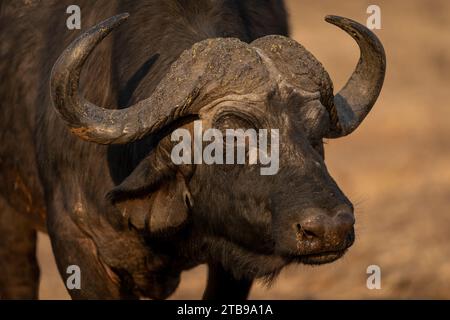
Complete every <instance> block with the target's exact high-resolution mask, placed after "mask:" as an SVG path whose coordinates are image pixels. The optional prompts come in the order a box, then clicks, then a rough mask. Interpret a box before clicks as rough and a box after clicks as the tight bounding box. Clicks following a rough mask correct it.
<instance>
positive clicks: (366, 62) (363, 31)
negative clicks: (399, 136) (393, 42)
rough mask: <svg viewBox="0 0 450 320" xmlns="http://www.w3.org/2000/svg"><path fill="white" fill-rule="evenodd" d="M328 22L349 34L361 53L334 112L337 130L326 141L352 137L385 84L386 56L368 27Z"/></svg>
mask: <svg viewBox="0 0 450 320" xmlns="http://www.w3.org/2000/svg"><path fill="white" fill-rule="evenodd" d="M325 21H327V22H329V23H331V24H334V25H336V26H338V27H339V28H341V29H342V30H344V31H345V32H347V33H348V34H349V35H350V36H351V37H352V38H353V39H355V41H356V42H357V43H358V46H359V48H360V51H361V57H360V59H359V62H358V65H357V66H356V69H355V71H354V72H353V74H352V76H351V77H350V79H349V80H348V82H347V84H346V85H345V86H344V88H343V89H342V90H341V91H340V92H339V93H338V94H337V95H335V97H334V105H333V106H332V108H331V119H332V122H334V127H333V128H332V129H331V130H330V132H329V134H328V136H327V138H338V137H343V136H346V135H348V134H350V133H352V132H353V131H354V130H355V129H356V128H357V127H358V126H359V125H360V124H361V122H362V121H363V120H364V118H365V117H366V116H367V114H368V113H369V112H370V110H371V109H372V107H373V105H374V104H375V101H376V100H377V98H378V95H379V94H380V91H381V87H382V86H383V82H384V76H385V72H386V55H385V53H384V49H383V45H382V44H381V42H380V40H378V38H377V36H376V35H375V34H374V33H373V32H372V31H370V30H369V29H367V28H366V27H365V26H363V25H361V24H359V23H357V22H355V21H353V20H350V19H347V18H343V17H338V16H327V17H326V18H325Z"/></svg>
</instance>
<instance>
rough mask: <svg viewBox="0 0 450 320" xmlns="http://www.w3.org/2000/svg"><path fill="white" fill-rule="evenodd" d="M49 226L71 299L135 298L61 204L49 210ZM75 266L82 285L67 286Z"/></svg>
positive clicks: (57, 259)
mask: <svg viewBox="0 0 450 320" xmlns="http://www.w3.org/2000/svg"><path fill="white" fill-rule="evenodd" d="M47 228H48V231H49V235H50V239H51V243H52V248H53V253H54V255H55V260H56V263H57V265H58V269H59V272H60V274H61V277H62V279H63V281H64V284H65V285H66V288H67V289H68V292H69V294H70V295H71V297H72V299H81V300H91V299H92V300H94V299H95V300H106V299H107V300H117V299H122V298H132V297H131V296H124V292H122V291H121V288H120V282H119V279H118V278H117V276H116V275H115V274H114V273H113V272H112V271H111V270H110V269H109V268H108V267H107V266H106V265H105V264H104V263H102V262H101V260H100V258H99V256H98V252H97V247H96V245H95V243H94V241H93V240H92V239H91V238H90V237H89V236H87V235H86V234H85V233H84V232H82V231H81V230H80V228H79V227H78V226H77V225H76V224H75V223H74V222H73V221H72V220H71V218H70V214H69V213H68V212H67V211H65V210H64V208H63V207H62V206H61V205H58V204H56V206H55V207H52V208H51V209H50V210H49V216H48V219H47ZM72 266H75V267H77V269H78V270H79V276H80V277H79V278H80V287H79V288H77V287H69V286H67V284H68V283H71V276H73V275H74V273H73V272H72V271H71V270H73V269H72V268H73V267H72Z"/></svg>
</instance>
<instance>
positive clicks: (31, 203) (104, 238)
mask: <svg viewBox="0 0 450 320" xmlns="http://www.w3.org/2000/svg"><path fill="white" fill-rule="evenodd" d="M72 2H73V1H72V0H70V1H67V0H64V1H63V0H42V1H41V0H26V1H25V0H20V1H19V0H18V1H2V2H1V13H0V15H1V16H0V30H1V31H0V77H1V86H0V103H1V106H0V181H1V183H0V266H1V268H0V295H1V297H2V298H36V297H37V291H38V280H39V269H38V266H37V263H36V257H35V249H36V230H41V231H46V232H48V234H49V235H50V238H51V242H52V247H53V251H54V254H55V258H56V261H57V265H58V268H59V271H60V273H61V275H62V277H63V278H66V277H67V276H68V274H67V268H68V267H70V266H73V265H75V266H78V267H79V268H80V270H81V288H79V289H74V290H70V294H71V296H72V297H73V298H81V299H90V298H100V299H120V298H126V299H130V298H139V297H149V298H155V299H164V298H167V297H168V296H170V295H171V294H172V293H173V292H174V291H175V289H176V288H177V286H178V284H179V280H180V274H181V272H182V271H184V270H187V269H190V268H192V267H195V266H197V265H199V264H208V267H209V275H208V285H207V288H206V291H205V293H204V298H206V299H219V298H235V299H242V298H246V297H247V295H248V293H249V290H250V287H251V285H252V282H253V280H254V279H258V278H265V279H273V278H274V277H275V276H276V275H277V274H278V273H279V271H280V270H281V269H282V268H283V267H284V266H286V265H288V264H290V263H305V264H323V263H329V262H332V261H334V260H336V259H338V258H340V257H341V256H342V255H343V254H344V253H345V251H346V250H347V249H348V248H349V247H350V246H351V245H352V243H353V241H354V229H353V225H354V215H353V207H352V204H351V202H350V201H349V200H348V199H347V198H346V197H345V195H344V194H343V192H342V191H341V190H340V189H339V187H338V186H337V185H336V183H335V182H334V180H333V179H332V177H331V176H330V175H329V173H328V172H327V169H326V166H325V163H324V151H323V142H322V140H323V139H324V138H338V137H342V136H345V135H348V134H350V133H351V132H353V131H354V130H355V129H356V128H357V127H358V126H359V125H360V123H361V122H362V121H363V119H364V118H365V117H366V115H367V114H368V113H369V111H370V110H371V108H372V106H373V105H374V103H375V101H376V99H377V97H378V95H379V93H380V90H381V87H382V84H383V81H384V74H385V54H384V50H383V47H382V45H381V43H380V41H379V40H378V39H377V37H376V36H375V35H374V34H373V33H372V32H371V31H370V30H368V29H367V28H366V27H364V26H362V25H360V24H358V23H356V22H354V21H352V20H350V19H346V18H342V17H337V16H328V17H327V18H326V21H327V22H329V23H332V24H334V25H336V26H338V27H340V28H341V29H343V30H344V31H345V32H347V33H348V34H349V35H350V36H351V37H353V39H354V40H355V41H356V42H357V44H358V45H359V47H360V50H361V58H360V60H359V63H358V65H357V67H356V70H355V71H354V73H353V74H352V76H351V78H350V80H349V81H348V83H347V85H346V86H345V87H344V88H343V89H342V91H340V92H339V93H337V94H336V95H334V94H333V84H332V81H331V80H330V78H329V76H328V74H327V72H326V71H325V70H324V68H323V67H322V65H321V64H320V62H318V61H317V60H316V59H315V58H314V56H313V55H312V54H311V53H309V52H308V51H307V50H306V49H305V48H304V47H303V46H301V45H300V44H298V43H297V42H295V41H294V40H292V39H290V38H288V37H287V36H288V27H287V22H286V20H287V19H286V13H285V8H284V4H283V1H282V0H248V1H225V0H195V1H194V0H192V1H190V0H141V1H132V0H98V1H95V2H94V1H90V0H89V1H88V0H78V1H76V2H77V5H78V6H79V7H80V8H81V12H82V20H81V22H82V30H81V31H77V30H68V28H67V27H66V19H67V15H66V9H67V7H68V6H69V5H71V4H73V3H72ZM102 21H103V22H102ZM113 30H114V31H113ZM111 31H113V32H112V33H111V36H109V37H106V36H107V35H108V34H109V33H110V32H111ZM199 120H201V121H202V123H203V126H204V127H205V128H217V129H218V130H225V129H226V128H236V129H238V128H242V129H249V128H254V129H269V128H274V129H278V130H279V141H280V146H279V170H278V172H277V174H275V175H267V176H264V175H261V174H260V171H259V170H257V169H258V166H250V165H237V164H236V165H220V164H218V165H206V164H191V165H189V164H183V165H175V164H174V163H173V161H172V159H171V157H170V154H171V150H172V148H173V146H174V142H173V141H172V139H171V133H172V132H173V131H174V130H175V129H179V128H185V129H186V130H188V131H192V130H193V123H194V122H195V121H199Z"/></svg>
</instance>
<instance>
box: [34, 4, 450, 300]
mask: <svg viewBox="0 0 450 320" xmlns="http://www.w3.org/2000/svg"><path fill="white" fill-rule="evenodd" d="M371 4H376V5H378V6H380V8H381V21H382V25H381V27H382V29H381V30H376V31H375V32H376V34H377V35H378V36H379V37H380V39H381V40H382V42H383V44H384V46H385V50H386V54H387V58H388V71H387V77H386V82H385V86H384V89H383V91H382V94H381V96H380V98H379V100H378V103H377V104H376V105H375V107H374V109H373V111H372V112H371V113H370V115H369V116H368V117H367V119H366V121H365V122H364V123H363V125H362V126H361V127H360V128H359V129H358V130H357V131H356V133H354V134H352V135H351V136H349V137H346V138H342V139H340V140H329V141H328V144H327V146H326V162H327V164H328V168H329V170H330V172H331V174H332V176H333V177H334V178H335V180H336V181H337V183H338V184H339V186H340V187H341V189H342V190H343V191H344V192H345V193H346V194H347V195H348V196H349V198H350V199H351V200H352V201H353V202H354V203H355V205H356V219H357V226H356V233H357V240H356V243H355V245H354V246H353V247H352V248H351V249H350V251H349V252H348V253H347V255H346V256H345V257H344V258H343V259H341V260H339V261H337V262H334V263H332V264H330V265H326V266H320V267H311V266H292V267H289V268H287V269H285V270H284V271H283V272H282V273H281V275H280V276H279V278H278V280H277V281H276V282H275V283H274V284H273V285H272V286H271V287H267V286H265V285H263V284H260V283H258V284H256V285H255V286H254V288H253V290H252V293H251V298H252V299H379V298H387V299H392V298H399V299H406V298H438V299H440V298H445V299H450V105H449V101H450V1H447V0H429V1H425V0H396V1H388V0H385V1H370V2H369V1H361V0H359V1H357V0H346V1H333V0H287V6H288V12H289V15H290V24H291V33H292V37H293V38H294V39H295V40H297V41H298V42H300V43H301V44H303V45H304V46H305V47H306V48H307V49H308V50H310V51H311V52H312V53H313V54H314V55H315V56H316V58H317V59H318V60H319V61H321V62H322V63H323V64H324V66H325V68H326V69H327V70H328V72H329V73H330V76H331V78H332V79H333V81H334V85H335V89H336V91H337V90H339V89H340V88H341V87H342V86H343V85H344V84H345V82H346V81H347V79H348V77H349V76H350V74H351V73H352V71H353V69H354V67H355V66H356V63H357V62H358V58H359V51H358V48H357V45H356V43H355V42H354V41H353V40H352V39H351V38H350V37H349V36H348V35H346V34H345V33H344V32H343V31H341V30H339V29H338V28H336V27H335V26H332V25H329V24H327V23H325V22H324V20H323V18H324V17H325V15H327V14H335V15H341V16H345V17H349V18H352V19H354V20H357V21H359V22H361V23H365V22H366V20H367V18H368V16H369V14H367V13H366V10H367V7H368V6H369V5H371ZM38 256H39V261H40V265H41V270H42V280H41V299H68V298H69V296H68V294H67V293H66V291H65V288H64V285H63V282H62V280H61V279H60V276H59V274H58V272H57V270H56V267H55V263H54V259H53V256H52V253H51V248H50V243H49V241H48V237H47V236H46V235H40V238H39V253H38ZM370 265H378V266H379V267H380V268H381V289H380V290H369V289H367V286H366V280H367V277H368V275H367V274H366V269H367V267H368V266H370ZM205 282H206V268H204V267H199V268H196V269H194V270H192V271H189V272H186V273H184V274H183V278H182V282H181V286H180V288H179V289H178V291H177V292H176V294H175V295H174V296H173V298H174V299H199V298H200V297H201V295H202V292H203V289H204V287H205Z"/></svg>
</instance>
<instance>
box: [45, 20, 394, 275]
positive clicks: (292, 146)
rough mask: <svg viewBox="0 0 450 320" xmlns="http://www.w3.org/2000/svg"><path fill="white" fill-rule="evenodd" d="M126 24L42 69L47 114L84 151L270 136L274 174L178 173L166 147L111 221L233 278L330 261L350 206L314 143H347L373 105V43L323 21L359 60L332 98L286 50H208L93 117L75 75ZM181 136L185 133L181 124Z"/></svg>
mask: <svg viewBox="0 0 450 320" xmlns="http://www.w3.org/2000/svg"><path fill="white" fill-rule="evenodd" d="M126 17H127V16H126V15H120V16H116V17H113V18H111V19H109V20H106V21H105V22H103V23H101V24H99V25H98V26H95V27H94V28H92V29H91V30H89V31H88V32H87V33H85V34H84V35H82V36H81V37H80V38H78V39H77V40H76V41H75V42H74V43H72V44H71V46H70V47H69V48H68V49H67V50H66V51H65V52H64V53H63V54H62V55H61V57H60V58H59V60H58V62H57V63H56V65H55V67H54V69H53V73H52V83H51V92H52V97H53V102H54V106H55V108H56V110H57V111H58V113H59V114H60V115H61V117H62V118H63V120H65V121H66V123H67V125H68V127H69V128H70V129H71V130H72V132H74V133H75V134H77V135H78V136H80V137H81V138H83V139H85V140H88V141H91V142H96V143H101V144H125V143H129V142H132V141H135V140H138V139H141V138H142V137H144V136H146V135H151V134H154V133H156V132H161V130H162V129H164V128H167V127H168V126H170V125H173V124H174V123H177V121H179V120H183V119H184V120H186V119H189V117H194V118H198V119H199V120H200V121H202V125H203V127H204V129H217V130H218V131H221V132H223V131H226V129H230V128H232V129H243V130H246V129H254V130H256V131H257V130H264V129H269V130H272V129H276V130H278V138H279V145H278V147H279V148H278V151H279V164H278V167H277V170H276V173H275V174H271V175H261V166H260V165H240V164H234V165H227V164H214V165H208V164H204V163H203V164H183V165H177V164H175V163H174V161H173V159H172V158H171V150H173V147H174V143H173V142H172V141H171V140H170V137H165V138H163V139H162V140H161V141H160V143H159V145H158V146H157V147H156V148H155V149H154V150H151V151H150V153H149V155H148V156H147V157H146V158H145V159H144V160H142V162H141V163H140V164H139V165H138V166H137V167H136V168H135V170H134V171H133V172H132V174H131V175H130V176H129V177H128V178H126V179H125V180H124V181H123V182H122V183H121V184H120V185H119V186H117V187H116V188H114V190H112V191H111V192H110V193H109V198H110V199H111V200H112V202H113V203H114V204H116V205H117V206H118V207H119V208H120V209H121V211H122V214H123V215H124V216H125V217H126V218H128V219H129V221H130V222H131V224H133V225H135V227H136V228H137V229H139V230H145V232H148V233H149V234H150V235H152V236H155V237H167V236H173V235H177V234H179V233H180V231H182V230H183V231H184V232H183V234H184V235H186V234H187V236H186V237H187V238H185V240H186V243H184V244H185V245H186V244H188V247H189V248H190V250H194V251H195V250H197V251H196V252H195V253H191V254H192V255H195V256H196V257H197V259H199V260H201V261H203V262H204V261H211V260H214V261H220V262H221V263H222V264H223V265H224V266H225V267H226V268H228V269H231V270H232V271H233V272H235V275H236V276H242V275H244V276H250V277H255V276H265V275H270V274H274V273H276V271H278V270H280V269H281V268H282V267H283V266H284V265H286V264H288V263H290V262H294V261H296V262H303V263H307V264H322V263H327V262H331V261H334V260H336V259H338V258H339V257H341V256H342V255H343V254H344V252H345V250H346V249H347V248H348V247H349V246H351V244H352V243H353V241H354V230H353V225H354V221H355V220H354V216H353V207H352V204H351V203H350V201H349V200H348V199H347V198H346V197H345V195H344V194H343V193H342V191H341V190H340V189H339V187H338V186H337V185H336V183H335V182H334V180H333V179H332V178H331V176H330V175H329V173H328V171H327V169H326V166H325V163H324V152H323V139H324V138H338V137H342V136H345V135H347V134H350V133H351V132H353V131H354V130H355V129H356V128H357V127H358V126H359V124H360V123H361V122H362V121H363V119H364V118H365V117H366V115H367V114H368V113H369V111H370V110H371V108H372V106H373V105H374V103H375V101H376V99H377V97H378V95H379V93H380V90H381V87H382V84H383V80H384V73H385V55H384V51H383V47H382V45H381V43H380V42H379V40H378V39H377V38H376V36H375V35H374V34H373V33H372V32H370V31H369V30H368V29H367V28H365V27H364V26H362V25H360V24H358V23H356V22H354V21H352V20H349V19H345V18H340V17H335V16H330V17H327V21H328V22H330V23H333V24H335V25H337V26H339V27H340V28H342V29H343V30H345V31H346V32H347V33H349V34H350V35H351V36H352V37H353V38H354V39H355V40H356V42H357V43H358V45H359V47H360V49H361V58H360V60H359V63H358V65H357V67H356V70H355V71H354V73H353V75H352V77H351V78H350V80H349V81H348V83H347V84H346V86H345V87H344V88H343V90H341V91H340V92H339V93H338V94H336V95H334V94H333V85H332V82H331V80H330V78H329V76H328V74H327V72H326V71H325V70H324V68H323V67H322V65H321V64H320V63H319V62H318V61H317V60H316V59H315V58H314V57H313V56H312V55H311V54H310V53H309V52H308V51H307V50H306V49H305V48H304V47H302V46H301V45H300V44H298V43H296V42H295V41H293V40H291V39H288V38H285V37H282V36H267V37H264V38H261V39H258V40H256V41H254V42H253V43H251V44H247V43H243V42H241V41H239V40H238V39H230V38H226V39H209V40H205V41H202V42H200V43H197V44H195V45H194V46H193V47H192V48H191V49H189V50H187V51H185V52H184V53H183V54H182V55H181V56H180V57H179V59H178V60H177V61H176V62H175V63H174V64H173V65H172V67H171V68H170V70H169V72H168V73H167V75H166V77H165V78H164V79H163V80H162V81H161V83H160V84H159V85H158V87H157V88H156V90H155V91H154V92H153V93H152V95H151V96H150V97H149V98H148V99H146V100H143V101H141V102H139V103H138V104H136V105H133V106H131V107H129V108H127V109H120V110H110V109H103V108H101V107H98V106H95V105H93V104H92V103H90V102H89V101H86V100H85V99H84V97H83V96H81V95H80V93H79V90H78V87H79V84H78V82H79V77H80V73H81V68H82V66H83V64H84V62H85V61H86V59H87V57H88V56H89V54H90V52H92V50H93V49H94V48H95V46H96V45H97V44H98V43H99V42H100V41H101V40H102V39H103V38H104V37H105V36H106V35H107V34H108V33H109V32H110V31H111V30H112V29H113V28H114V27H115V26H117V25H118V24H120V23H121V22H122V21H123V20H124V19H125V18H126ZM184 123H186V121H184ZM184 129H186V130H187V131H189V132H192V131H193V130H194V129H195V128H194V125H193V124H192V123H188V124H185V125H184ZM258 148H259V146H258ZM272 150H273V149H272ZM181 245H182V244H180V246H181ZM192 248H196V249H192Z"/></svg>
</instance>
